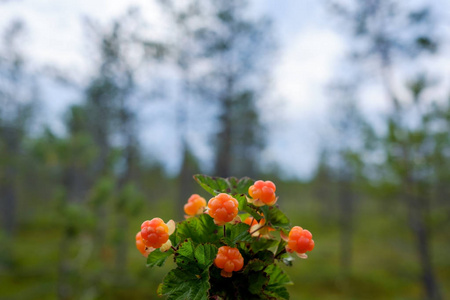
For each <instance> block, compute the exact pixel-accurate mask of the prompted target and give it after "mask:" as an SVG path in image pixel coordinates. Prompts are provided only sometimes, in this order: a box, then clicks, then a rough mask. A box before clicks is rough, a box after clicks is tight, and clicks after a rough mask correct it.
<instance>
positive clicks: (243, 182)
mask: <svg viewBox="0 0 450 300" xmlns="http://www.w3.org/2000/svg"><path fill="white" fill-rule="evenodd" d="M228 182H229V185H230V186H231V191H232V193H233V194H247V193H248V188H249V187H250V186H252V185H253V184H254V183H255V181H254V180H253V179H251V178H249V177H243V178H241V179H237V178H236V177H230V178H228Z"/></svg>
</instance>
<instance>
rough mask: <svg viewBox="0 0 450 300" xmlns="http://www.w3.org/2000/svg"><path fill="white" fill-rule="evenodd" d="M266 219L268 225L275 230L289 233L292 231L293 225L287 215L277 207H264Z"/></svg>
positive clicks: (262, 208)
mask: <svg viewBox="0 0 450 300" xmlns="http://www.w3.org/2000/svg"><path fill="white" fill-rule="evenodd" d="M261 210H262V211H263V214H264V217H265V218H266V220H267V221H268V223H269V224H270V225H271V226H272V227H273V228H275V229H283V230H284V231H289V230H290V229H291V223H290V221H289V219H288V217H286V215H285V214H284V213H283V212H282V211H281V210H280V209H278V208H277V207H275V206H270V207H269V206H267V205H264V206H262V207H261Z"/></svg>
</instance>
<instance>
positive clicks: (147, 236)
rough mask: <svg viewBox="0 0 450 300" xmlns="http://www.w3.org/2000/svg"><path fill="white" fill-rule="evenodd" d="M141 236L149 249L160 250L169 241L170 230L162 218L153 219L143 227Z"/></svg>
mask: <svg viewBox="0 0 450 300" xmlns="http://www.w3.org/2000/svg"><path fill="white" fill-rule="evenodd" d="M141 236H142V240H143V241H144V244H145V245H146V246H147V247H152V248H160V247H161V246H162V245H163V244H164V243H166V242H167V240H168V239H169V228H168V227H167V225H166V224H165V223H164V221H163V220H162V219H160V218H153V219H152V220H150V221H145V222H144V223H142V225H141Z"/></svg>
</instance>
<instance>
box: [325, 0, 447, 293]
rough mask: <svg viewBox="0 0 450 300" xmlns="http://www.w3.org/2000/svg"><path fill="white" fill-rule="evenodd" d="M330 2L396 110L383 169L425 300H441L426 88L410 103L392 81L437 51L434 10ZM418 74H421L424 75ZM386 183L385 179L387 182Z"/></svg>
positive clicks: (359, 61)
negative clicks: (434, 258) (398, 204)
mask: <svg viewBox="0 0 450 300" xmlns="http://www.w3.org/2000/svg"><path fill="white" fill-rule="evenodd" d="M330 2H331V3H332V5H333V8H334V9H335V11H336V12H337V13H339V14H340V16H342V17H343V18H342V19H343V20H345V22H347V23H346V25H349V30H350V32H351V33H352V36H353V38H354V40H355V43H352V49H351V54H352V56H351V58H352V60H353V63H355V65H358V68H359V69H361V67H362V69H363V71H364V67H365V66H370V65H371V63H373V62H375V63H377V65H378V66H379V70H380V75H381V76H380V78H381V80H382V83H383V86H384V89H385V91H386V95H387V98H388V99H389V101H390V102H391V103H392V106H393V112H392V113H391V114H390V116H389V117H388V118H387V123H388V126H387V127H388V132H387V134H386V136H385V138H384V139H383V141H384V142H383V143H382V144H380V147H381V150H382V151H383V152H384V153H385V156H386V158H387V159H386V161H385V164H384V168H385V170H386V171H388V172H390V174H391V176H390V177H389V179H390V180H393V181H394V182H395V183H396V184H397V194H396V195H392V196H393V197H395V196H396V198H398V199H400V200H401V201H403V203H404V204H405V207H406V209H407V211H408V219H409V225H410V228H411V230H412V232H413V233H414V235H415V238H416V248H417V252H418V257H419V261H420V264H421V268H422V282H423V286H424V290H425V294H426V298H427V299H442V296H441V293H440V289H439V286H438V283H437V280H436V276H435V273H434V270H433V266H432V262H431V250H430V249H431V245H430V236H429V232H428V224H427V219H428V217H427V212H428V211H429V205H430V199H431V198H430V195H429V191H428V189H429V184H430V179H431V177H430V174H433V173H434V170H432V169H430V168H428V167H426V166H425V165H424V164H423V163H422V162H424V161H426V158H427V157H428V155H429V153H428V151H429V149H430V148H432V147H430V142H429V141H428V139H427V138H426V137H427V136H429V134H430V131H429V129H430V128H427V126H424V125H425V124H424V123H423V120H424V116H425V114H424V111H423V110H422V108H423V107H426V106H427V104H426V103H425V102H422V103H420V102H421V101H419V99H420V95H421V94H422V92H423V90H424V88H425V86H426V82H424V81H423V80H420V75H419V76H417V78H418V79H419V80H417V81H415V83H414V84H413V85H411V86H410V87H409V90H410V95H412V97H411V99H408V96H405V94H404V93H400V92H399V91H398V89H396V88H395V85H396V81H395V80H394V77H393V74H394V70H398V69H399V68H400V67H401V65H402V63H404V62H405V61H410V59H412V58H417V57H418V56H419V55H420V54H423V53H435V52H436V51H437V49H438V43H437V40H436V38H435V37H434V36H433V30H432V29H433V18H432V11H431V8H430V6H428V5H425V4H424V5H422V6H413V5H406V4H405V3H402V2H401V1H395V0H389V1H386V0H375V1H350V2H348V1H339V0H338V1H330ZM413 72H416V73H418V74H420V73H422V70H413ZM409 73H411V72H409ZM403 81H406V80H404V79H403ZM424 84H425V85H424ZM411 124H416V125H411ZM431 144H432V143H431ZM386 179H387V178H386V177H384V178H382V181H383V180H386Z"/></svg>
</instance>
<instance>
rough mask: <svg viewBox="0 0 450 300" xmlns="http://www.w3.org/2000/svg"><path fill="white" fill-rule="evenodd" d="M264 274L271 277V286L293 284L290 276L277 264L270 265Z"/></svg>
mask: <svg viewBox="0 0 450 300" xmlns="http://www.w3.org/2000/svg"><path fill="white" fill-rule="evenodd" d="M264 272H266V273H267V274H268V275H269V276H270V280H269V285H286V284H289V285H291V284H293V283H292V281H291V279H290V278H289V276H288V275H287V274H286V273H285V272H284V271H283V270H282V269H281V268H280V267H279V266H277V265H276V264H271V265H269V266H268V267H267V268H266V269H265V270H264Z"/></svg>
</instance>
